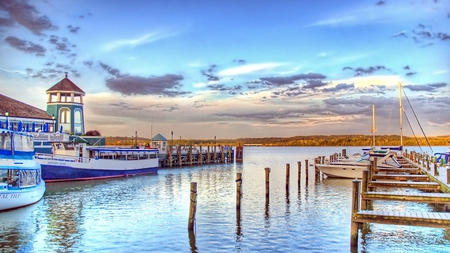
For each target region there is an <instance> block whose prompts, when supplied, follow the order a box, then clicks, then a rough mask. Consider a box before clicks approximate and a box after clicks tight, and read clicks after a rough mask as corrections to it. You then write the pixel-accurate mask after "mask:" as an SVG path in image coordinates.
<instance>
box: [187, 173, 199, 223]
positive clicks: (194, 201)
mask: <svg viewBox="0 0 450 253" xmlns="http://www.w3.org/2000/svg"><path fill="white" fill-rule="evenodd" d="M196 211H197V182H191V195H190V206H189V221H188V230H194V227H195V213H196Z"/></svg>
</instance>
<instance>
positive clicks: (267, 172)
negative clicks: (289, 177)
mask: <svg viewBox="0 0 450 253" xmlns="http://www.w3.org/2000/svg"><path fill="white" fill-rule="evenodd" d="M264 170H265V171H266V198H268V197H269V173H270V168H267V167H266V168H264Z"/></svg>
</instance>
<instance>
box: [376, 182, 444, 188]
mask: <svg viewBox="0 0 450 253" xmlns="http://www.w3.org/2000/svg"><path fill="white" fill-rule="evenodd" d="M368 185H369V187H395V188H413V189H420V190H440V185H439V183H437V182H404V181H372V182H369V183H368Z"/></svg>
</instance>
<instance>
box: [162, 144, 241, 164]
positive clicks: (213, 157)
mask: <svg viewBox="0 0 450 253" xmlns="http://www.w3.org/2000/svg"><path fill="white" fill-rule="evenodd" d="M167 150H171V151H168V152H167V153H160V154H159V166H160V167H161V168H164V167H174V166H193V165H202V164H224V163H233V162H234V161H235V150H234V149H233V147H231V146H224V145H217V146H216V145H207V146H198V147H195V146H181V145H179V146H173V147H172V146H169V147H168V149H167ZM239 150H241V149H239ZM240 155H241V156H242V152H240ZM241 160H242V158H241Z"/></svg>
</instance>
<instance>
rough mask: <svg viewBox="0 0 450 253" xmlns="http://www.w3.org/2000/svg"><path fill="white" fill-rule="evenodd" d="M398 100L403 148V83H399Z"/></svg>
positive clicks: (401, 144)
mask: <svg viewBox="0 0 450 253" xmlns="http://www.w3.org/2000/svg"><path fill="white" fill-rule="evenodd" d="M398 92H399V93H398V98H399V104H400V105H399V110H400V146H401V147H402V148H403V103H402V83H401V82H399V83H398Z"/></svg>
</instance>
